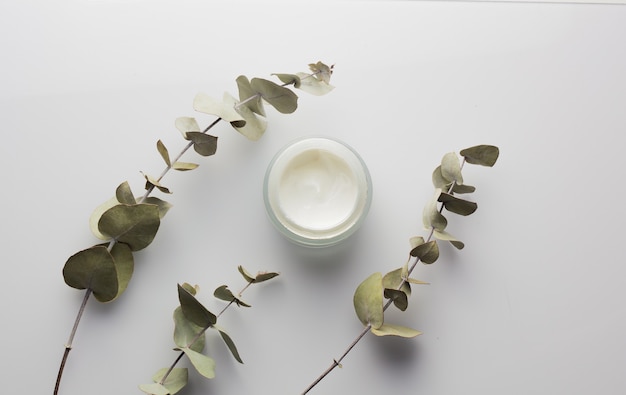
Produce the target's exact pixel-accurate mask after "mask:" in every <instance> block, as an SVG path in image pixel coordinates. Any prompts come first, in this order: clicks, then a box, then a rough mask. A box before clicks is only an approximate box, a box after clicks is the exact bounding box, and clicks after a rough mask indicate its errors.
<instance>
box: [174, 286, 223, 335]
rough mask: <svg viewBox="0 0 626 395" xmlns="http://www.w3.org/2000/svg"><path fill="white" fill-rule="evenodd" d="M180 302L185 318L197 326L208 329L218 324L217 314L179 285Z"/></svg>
mask: <svg viewBox="0 0 626 395" xmlns="http://www.w3.org/2000/svg"><path fill="white" fill-rule="evenodd" d="M178 300H179V301H180V307H181V309H182V311H183V314H184V315H185V317H186V318H187V319H188V320H190V321H191V322H193V323H194V324H196V325H197V326H199V327H202V328H208V327H210V326H211V325H215V323H216V322H217V317H216V316H215V314H213V313H211V312H210V311H209V310H207V309H206V307H204V306H203V305H202V303H200V302H199V301H198V299H196V297H195V296H193V295H192V294H191V293H190V292H189V291H187V290H186V289H185V288H183V287H182V286H180V285H178Z"/></svg>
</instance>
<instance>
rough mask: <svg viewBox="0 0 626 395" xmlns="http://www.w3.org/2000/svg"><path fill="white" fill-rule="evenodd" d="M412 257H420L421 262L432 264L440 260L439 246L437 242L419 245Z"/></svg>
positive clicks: (412, 252) (413, 251)
mask: <svg viewBox="0 0 626 395" xmlns="http://www.w3.org/2000/svg"><path fill="white" fill-rule="evenodd" d="M411 256H414V257H418V258H419V259H420V261H422V262H423V263H426V264H431V263H434V262H435V261H437V259H439V246H438V245H437V242H436V241H435V240H431V241H429V242H428V243H425V244H421V245H418V246H417V247H415V248H413V249H412V250H411Z"/></svg>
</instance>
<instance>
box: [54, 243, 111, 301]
mask: <svg viewBox="0 0 626 395" xmlns="http://www.w3.org/2000/svg"><path fill="white" fill-rule="evenodd" d="M63 278H64V280H65V283H66V284H67V285H69V286H70V287H72V288H76V289H91V291H92V292H93V295H94V297H95V298H96V299H98V300H99V301H100V302H110V301H111V300H113V299H115V297H116V296H117V292H118V282H117V273H116V270H115V262H114V260H113V256H111V254H110V253H109V250H108V249H107V248H106V247H103V246H94V247H91V248H88V249H86V250H82V251H79V252H77V253H76V254H74V255H72V256H71V257H69V259H68V260H67V262H65V266H64V267H63Z"/></svg>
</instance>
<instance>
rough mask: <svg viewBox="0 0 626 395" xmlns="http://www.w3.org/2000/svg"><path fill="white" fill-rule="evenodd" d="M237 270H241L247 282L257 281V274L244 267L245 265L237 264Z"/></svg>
mask: <svg viewBox="0 0 626 395" xmlns="http://www.w3.org/2000/svg"><path fill="white" fill-rule="evenodd" d="M237 270H239V273H241V275H242V276H243V278H244V279H245V280H246V281H247V282H249V283H253V282H255V281H256V278H255V277H256V276H253V275H252V274H250V272H249V271H247V270H246V268H244V267H243V266H241V265H239V266H237Z"/></svg>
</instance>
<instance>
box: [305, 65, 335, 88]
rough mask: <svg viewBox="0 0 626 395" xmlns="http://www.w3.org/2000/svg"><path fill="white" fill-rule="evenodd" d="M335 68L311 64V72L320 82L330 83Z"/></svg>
mask: <svg viewBox="0 0 626 395" xmlns="http://www.w3.org/2000/svg"><path fill="white" fill-rule="evenodd" d="M333 67H334V65H333V66H330V67H329V66H327V65H325V64H324V63H322V62H317V63H309V70H311V71H312V72H313V73H314V74H315V78H317V79H318V80H320V81H322V82H325V83H327V84H328V83H330V76H331V75H332V74H333Z"/></svg>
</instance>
